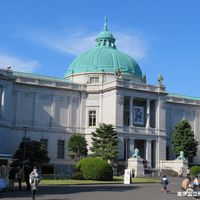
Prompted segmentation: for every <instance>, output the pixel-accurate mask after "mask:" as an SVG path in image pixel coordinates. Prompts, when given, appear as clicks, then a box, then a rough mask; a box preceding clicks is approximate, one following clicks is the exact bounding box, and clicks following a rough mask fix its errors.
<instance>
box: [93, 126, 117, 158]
mask: <svg viewBox="0 0 200 200" xmlns="http://www.w3.org/2000/svg"><path fill="white" fill-rule="evenodd" d="M90 150H91V151H92V152H93V156H94V157H100V158H102V159H104V160H110V161H114V160H115V159H116V158H117V155H118V139H117V132H116V131H115V129H114V127H113V125H112V124H100V127H99V128H97V129H96V130H95V132H92V147H91V148H90Z"/></svg>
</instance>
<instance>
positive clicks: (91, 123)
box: [89, 110, 96, 126]
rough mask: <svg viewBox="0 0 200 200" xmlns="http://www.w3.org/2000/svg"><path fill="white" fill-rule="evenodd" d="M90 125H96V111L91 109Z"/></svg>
mask: <svg viewBox="0 0 200 200" xmlns="http://www.w3.org/2000/svg"><path fill="white" fill-rule="evenodd" d="M89 126H96V111H95V110H90V111H89Z"/></svg>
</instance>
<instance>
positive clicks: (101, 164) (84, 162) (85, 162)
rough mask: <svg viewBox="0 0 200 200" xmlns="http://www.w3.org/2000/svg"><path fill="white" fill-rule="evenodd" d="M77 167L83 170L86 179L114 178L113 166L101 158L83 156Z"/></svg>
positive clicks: (108, 179)
mask: <svg viewBox="0 0 200 200" xmlns="http://www.w3.org/2000/svg"><path fill="white" fill-rule="evenodd" d="M76 169H77V171H79V172H82V174H83V178H84V179H86V180H104V181H110V180H112V179H113V170H112V167H111V166H110V165H109V164H108V163H107V162H106V161H105V160H102V159H100V158H83V159H81V160H80V161H79V162H78V163H77V164H76Z"/></svg>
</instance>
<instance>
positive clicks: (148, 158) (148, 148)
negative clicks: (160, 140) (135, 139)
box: [146, 139, 152, 167]
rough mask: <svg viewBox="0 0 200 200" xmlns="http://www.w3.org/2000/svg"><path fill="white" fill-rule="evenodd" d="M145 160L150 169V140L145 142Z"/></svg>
mask: <svg viewBox="0 0 200 200" xmlns="http://www.w3.org/2000/svg"><path fill="white" fill-rule="evenodd" d="M146 160H147V165H148V167H151V166H152V163H151V140H150V139H147V140H146Z"/></svg>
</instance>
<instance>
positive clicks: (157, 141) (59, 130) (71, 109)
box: [0, 69, 200, 167]
mask: <svg viewBox="0 0 200 200" xmlns="http://www.w3.org/2000/svg"><path fill="white" fill-rule="evenodd" d="M95 75H98V76H99V77H102V74H98V73H96V74H95ZM81 82H82V80H81ZM0 102H1V104H0V105H1V107H0V152H2V153H11V154H14V152H15V151H16V149H17V148H18V145H19V144H20V142H21V141H22V139H23V138H24V136H25V131H26V137H27V138H29V139H30V140H38V141H42V142H46V144H47V148H48V154H49V157H50V159H51V163H66V162H70V161H71V160H70V159H69V157H68V155H67V146H66V145H67V140H68V138H69V137H70V135H71V134H72V133H77V132H79V133H82V134H84V135H85V137H86V139H87V141H88V149H89V147H90V146H91V132H92V131H94V130H95V128H96V127H98V126H99V124H100V123H110V124H113V125H114V126H115V127H116V131H117V133H118V137H119V144H118V145H119V156H118V157H119V159H124V160H128V158H130V157H131V155H132V154H133V152H134V149H135V148H138V149H139V150H140V152H141V157H142V158H144V159H146V160H147V161H148V165H149V166H152V167H158V165H159V161H160V160H165V159H166V158H167V159H172V158H174V157H173V154H172V152H171V151H170V148H169V147H170V145H171V141H170V137H171V132H172V129H173V127H174V125H175V124H176V123H177V122H178V121H180V120H182V119H187V120H188V121H189V122H190V124H191V126H192V128H193V130H194V133H195V137H196V138H197V139H199V137H198V134H199V130H200V123H198V122H199V120H200V119H199V117H200V100H198V99H189V98H187V97H181V96H175V95H170V94H168V93H167V92H166V91H165V87H164V86H163V85H160V84H158V85H148V84H144V83H135V82H127V81H124V80H123V79H122V78H120V79H116V78H114V75H113V79H112V80H110V81H108V82H103V81H101V82H99V83H87V82H86V83H84V84H83V83H74V82H71V81H68V80H64V79H58V78H51V77H45V76H37V75H33V74H28V73H19V72H14V71H11V70H5V69H1V70H0ZM24 127H27V128H26V130H25V129H24ZM194 162H195V163H199V162H200V152H199V151H198V154H197V156H196V157H195V159H194Z"/></svg>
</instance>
